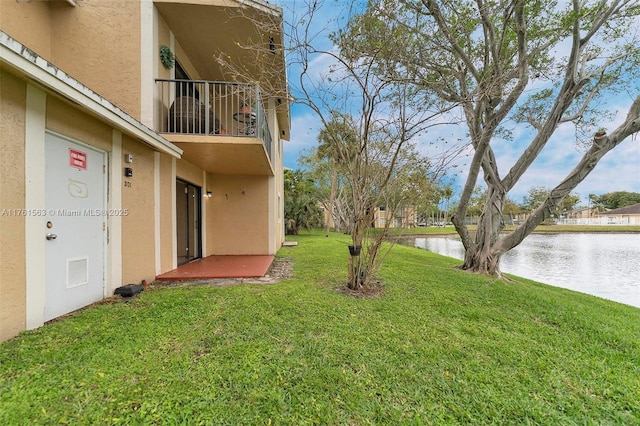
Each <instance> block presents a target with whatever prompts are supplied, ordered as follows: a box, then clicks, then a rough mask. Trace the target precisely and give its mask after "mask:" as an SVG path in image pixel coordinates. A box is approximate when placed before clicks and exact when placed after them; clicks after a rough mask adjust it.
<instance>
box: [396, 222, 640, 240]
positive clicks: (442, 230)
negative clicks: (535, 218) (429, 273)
mask: <svg viewBox="0 0 640 426" xmlns="http://www.w3.org/2000/svg"><path fill="white" fill-rule="evenodd" d="M475 228H476V227H475V226H469V230H470V231H471V232H475ZM514 229H515V227H514V226H506V227H505V229H504V230H503V231H502V232H503V233H508V232H510V231H512V230H514ZM416 231H419V232H416ZM569 233H575V234H577V233H610V234H638V233H640V226H639V225H541V226H538V227H537V228H536V229H535V230H534V231H533V232H532V234H569ZM451 235H455V236H457V235H458V233H457V232H456V230H455V228H454V227H453V226H446V227H424V228H411V229H393V228H392V229H389V237H397V238H421V237H447V236H451Z"/></svg>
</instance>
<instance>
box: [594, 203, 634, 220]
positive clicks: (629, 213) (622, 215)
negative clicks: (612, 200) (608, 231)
mask: <svg viewBox="0 0 640 426" xmlns="http://www.w3.org/2000/svg"><path fill="white" fill-rule="evenodd" d="M599 216H600V217H603V218H605V220H606V223H607V224H609V225H640V203H638V204H633V205H631V206H627V207H621V208H619V209H615V210H609V211H607V212H604V213H600V214H599Z"/></svg>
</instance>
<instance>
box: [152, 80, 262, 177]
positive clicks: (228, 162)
mask: <svg viewBox="0 0 640 426" xmlns="http://www.w3.org/2000/svg"><path fill="white" fill-rule="evenodd" d="M156 90H157V92H156V93H157V95H158V101H157V105H158V112H157V117H158V129H157V131H158V133H161V134H162V135H163V136H164V137H165V138H166V139H167V140H169V141H171V142H173V143H175V144H176V145H178V146H179V147H180V148H182V149H183V150H184V154H183V156H182V158H184V159H185V160H187V161H189V162H191V163H193V164H195V165H197V166H199V167H201V168H202V169H204V170H206V171H208V172H211V173H218V174H249V175H273V167H272V164H271V145H272V144H271V141H272V139H271V132H270V131H269V126H268V124H267V115H266V112H265V105H264V100H263V98H262V96H261V94H260V88H259V87H258V86H257V85H254V84H243V83H227V82H215V81H203V80H161V79H159V80H156Z"/></svg>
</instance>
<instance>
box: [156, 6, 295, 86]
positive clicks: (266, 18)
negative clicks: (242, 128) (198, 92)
mask: <svg viewBox="0 0 640 426" xmlns="http://www.w3.org/2000/svg"><path fill="white" fill-rule="evenodd" d="M244 3H246V4H253V7H252V6H244V7H242V6H241V5H240V3H238V2H236V1H233V0H190V1H180V0H172V1H170V0H155V5H156V7H157V8H158V10H159V12H160V14H161V15H162V17H163V18H164V20H165V21H166V22H167V24H168V25H169V28H170V29H171V31H172V32H173V34H174V35H175V38H176V40H177V41H178V43H180V45H181V46H182V48H183V50H184V52H185V54H186V55H187V56H188V59H189V61H190V62H191V63H192V64H193V66H194V67H195V69H196V70H197V71H198V74H199V76H192V78H194V79H201V80H211V81H235V80H237V81H240V82H243V83H253V82H258V83H259V84H260V85H261V86H263V88H266V87H286V73H285V71H284V70H285V68H284V67H285V63H284V54H283V52H282V50H281V49H280V50H278V51H276V53H272V52H271V51H270V37H271V38H273V40H274V42H275V44H276V45H278V46H282V43H283V39H282V24H281V19H282V18H281V14H280V12H279V11H278V10H277V9H274V8H273V7H271V6H264V5H262V4H263V3H265V2H261V1H246V2H244ZM261 5H262V6H261ZM220 53H224V56H225V57H226V58H230V59H229V60H230V61H231V62H232V63H233V65H234V67H235V68H236V69H237V71H238V72H235V73H232V72H230V71H229V70H226V71H225V70H223V69H222V68H221V66H220V65H219V64H218V62H216V60H215V57H216V56H218V55H219V54H220ZM178 59H180V58H178ZM232 74H233V75H232Z"/></svg>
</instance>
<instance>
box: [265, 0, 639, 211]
mask: <svg viewBox="0 0 640 426" xmlns="http://www.w3.org/2000/svg"><path fill="white" fill-rule="evenodd" d="M277 3H278V4H280V5H281V6H282V7H283V9H284V12H285V19H289V22H291V20H290V19H291V18H290V17H291V14H293V13H298V11H299V10H301V9H300V8H304V7H305V2H304V1H299V0H281V1H279V2H277ZM341 4H343V2H338V1H331V2H327V4H326V5H325V7H324V8H323V9H321V11H320V15H319V18H320V19H318V22H319V23H321V24H322V26H323V28H329V27H330V26H331V25H334V26H335V25H336V22H341V21H340V20H338V19H337V18H336V15H337V14H338V12H339V11H340V10H341V8H342V6H341ZM327 5H330V6H332V7H327ZM318 42H319V43H323V44H324V47H327V46H330V44H329V42H328V41H327V40H326V39H325V38H319V39H318ZM325 43H326V44H325ZM314 66H315V67H316V71H317V72H322V70H323V67H324V66H326V65H323V62H322V60H317V61H316V63H314ZM297 72H298V70H297V69H295V67H293V66H291V67H289V71H288V73H289V81H290V82H291V83H292V91H293V93H292V94H293V96H294V97H295V96H296V95H297V94H296V93H295V84H294V83H295V80H297V76H298V74H296V73H297ZM633 96H635V93H631V94H629V93H621V94H619V95H617V96H616V97H612V98H611V99H610V100H609V102H608V103H607V104H606V105H604V107H605V108H607V109H608V110H609V111H615V112H617V114H616V117H615V119H614V120H613V121H611V122H607V123H603V124H602V127H605V128H607V129H610V130H612V129H614V128H615V127H617V125H619V124H620V123H621V122H622V121H623V120H624V118H625V116H626V113H627V110H628V108H629V106H630V105H631V102H632V101H633ZM320 127H321V124H320V120H319V119H318V117H317V116H316V115H315V113H314V112H312V111H311V110H310V109H308V108H306V107H305V106H303V105H300V104H295V103H294V104H293V105H292V106H291V139H290V141H288V142H285V144H284V165H285V167H288V168H291V169H298V168H300V165H299V164H298V158H299V156H300V154H301V153H304V152H305V151H306V150H308V149H310V148H312V147H314V146H316V145H317V135H318V132H319V130H320ZM433 132H435V134H433V133H432V134H430V135H429V139H430V140H434V139H436V138H437V137H438V136H447V137H450V136H451V135H453V136H454V137H462V138H464V135H465V126H463V125H460V126H454V127H453V128H444V127H436V128H435V130H433ZM527 136H528V135H527V133H526V132H522V134H521V135H519V136H518V137H517V138H516V140H515V141H512V142H506V141H496V143H494V144H492V146H493V149H494V151H495V153H496V157H497V160H498V165H499V168H500V173H501V175H502V176H504V175H505V174H506V172H507V171H508V168H509V167H510V166H511V165H512V164H513V162H514V161H515V160H516V159H517V158H518V156H519V154H520V153H521V152H522V150H523V149H524V148H525V147H526V145H527V141H528V140H529V139H528V138H527ZM639 138H640V135H638V136H637V137H636V138H632V137H630V138H628V139H627V140H625V141H624V142H622V143H621V144H620V145H619V146H618V147H617V148H615V149H614V150H613V151H611V152H609V153H608V154H607V155H606V156H605V157H604V158H603V159H602V160H601V161H600V162H599V163H598V165H597V166H596V168H595V170H594V171H593V172H592V173H591V174H590V175H589V176H588V177H587V178H586V179H585V180H584V181H583V182H582V183H581V184H580V185H578V187H576V189H574V191H573V193H576V194H578V195H580V197H581V199H582V204H583V205H587V197H588V195H589V194H596V195H601V194H604V193H607V192H612V191H630V192H640V140H639ZM418 145H419V146H422V149H423V150H424V152H425V153H431V152H432V150H433V149H434V147H433V146H427V144H420V143H418ZM435 149H436V151H437V150H439V149H442V148H438V147H435ZM581 156H582V150H581V149H580V148H579V147H578V146H576V144H575V138H574V131H573V128H572V127H571V126H569V125H567V126H561V127H560V128H558V130H557V131H556V132H555V134H554V136H553V137H552V138H551V140H550V141H549V143H548V145H547V146H546V148H545V149H544V151H543V152H542V153H541V155H540V156H539V157H538V159H537V160H536V161H535V162H534V164H533V165H532V167H531V168H530V169H529V170H528V171H527V173H526V174H525V175H524V176H523V178H522V179H521V180H520V182H519V183H518V184H517V185H516V187H515V188H514V189H513V190H512V191H511V192H510V194H509V198H511V199H512V200H514V201H516V202H522V198H523V196H525V195H526V194H527V193H528V191H529V190H530V189H531V188H533V187H539V186H543V187H547V188H552V187H554V186H555V185H557V184H558V183H559V182H560V181H561V180H562V179H563V178H564V177H565V176H566V175H567V173H568V172H570V171H571V169H572V168H573V167H574V166H575V165H576V164H577V162H578V161H579V159H580V158H581ZM467 159H468V157H466V156H464V155H463V156H461V157H460V158H458V160H457V164H458V165H459V167H457V168H456V169H452V173H451V176H455V178H454V179H453V189H454V191H455V192H456V195H458V194H459V193H460V191H461V189H462V185H463V184H464V179H465V178H466V168H465V167H464V165H465V164H466V161H467ZM456 170H457V172H456ZM454 198H455V196H454Z"/></svg>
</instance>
